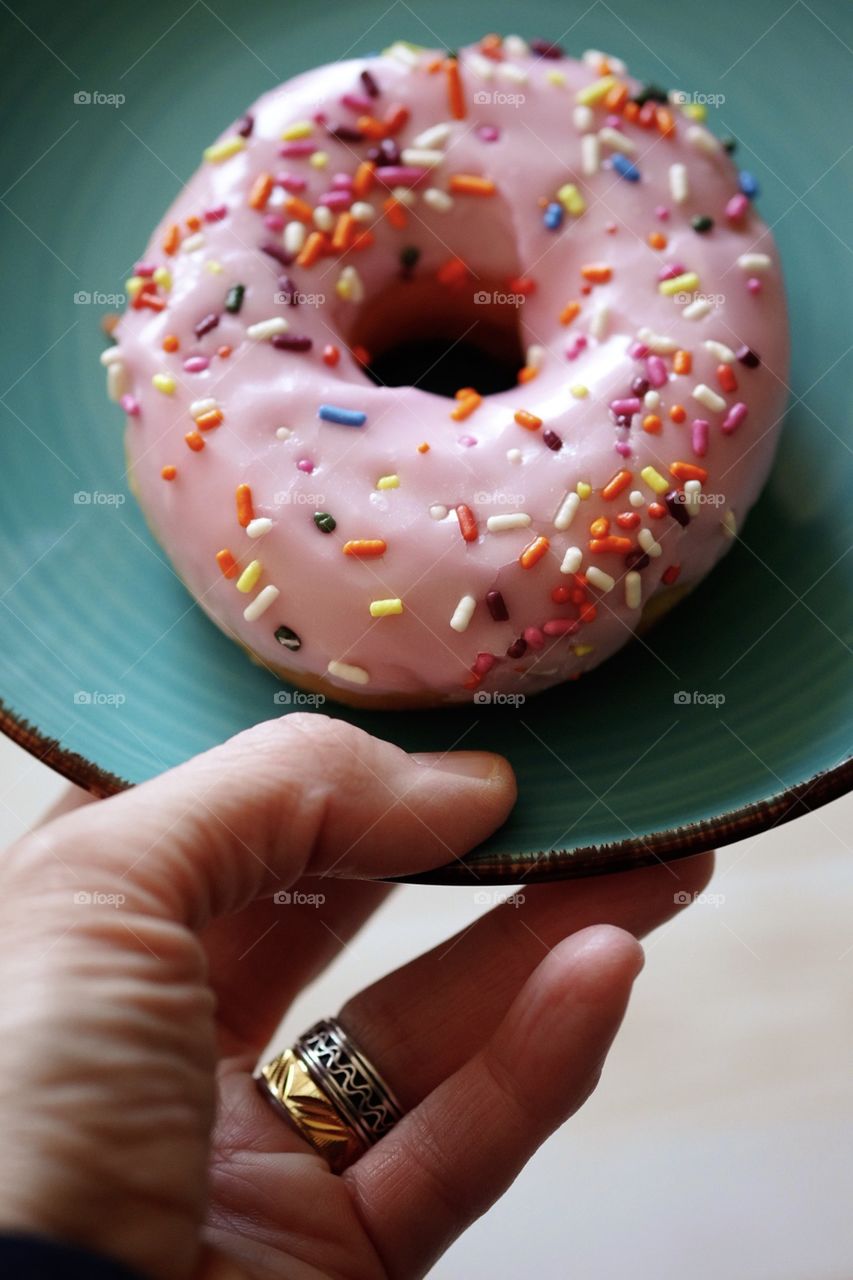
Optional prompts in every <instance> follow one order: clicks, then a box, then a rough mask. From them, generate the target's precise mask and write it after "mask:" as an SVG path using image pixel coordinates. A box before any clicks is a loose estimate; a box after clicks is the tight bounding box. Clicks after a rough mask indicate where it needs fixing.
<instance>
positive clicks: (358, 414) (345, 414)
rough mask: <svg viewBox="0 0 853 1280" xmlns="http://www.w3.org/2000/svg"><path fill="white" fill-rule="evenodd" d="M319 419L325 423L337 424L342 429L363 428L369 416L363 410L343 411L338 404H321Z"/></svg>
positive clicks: (318, 413)
mask: <svg viewBox="0 0 853 1280" xmlns="http://www.w3.org/2000/svg"><path fill="white" fill-rule="evenodd" d="M317 417H318V418H322V419H323V421H324V422H337V423H339V425H340V426H342V427H363V426H364V424H365V422H367V414H366V413H362V411H361V409H341V408H340V406H339V405H336V404H321V405H320V408H319V409H318V410H317Z"/></svg>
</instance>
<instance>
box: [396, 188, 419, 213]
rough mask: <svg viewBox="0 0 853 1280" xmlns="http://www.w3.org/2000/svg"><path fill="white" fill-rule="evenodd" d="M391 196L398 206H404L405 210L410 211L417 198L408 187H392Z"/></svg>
mask: <svg viewBox="0 0 853 1280" xmlns="http://www.w3.org/2000/svg"><path fill="white" fill-rule="evenodd" d="M391 195H392V196H393V197H394V199H395V200H396V201H397V203H398V204H404V205H405V206H406V208H407V209H411V207H412V205H413V204H414V203H415V201H416V200H417V196H416V195H415V193H414V191H410V190H409V188H408V187H392V188H391Z"/></svg>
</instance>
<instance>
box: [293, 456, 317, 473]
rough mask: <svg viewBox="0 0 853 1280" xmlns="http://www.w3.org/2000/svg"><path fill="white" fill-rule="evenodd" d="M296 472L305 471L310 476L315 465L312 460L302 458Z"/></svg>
mask: <svg viewBox="0 0 853 1280" xmlns="http://www.w3.org/2000/svg"><path fill="white" fill-rule="evenodd" d="M296 470H297V471H304V472H305V474H306V475H309V476H310V474H311V472H312V471H313V470H314V463H313V462H312V461H311V459H310V458H300V459H299V461H298V462H297V464H296Z"/></svg>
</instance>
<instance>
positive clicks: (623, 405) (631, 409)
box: [610, 396, 640, 415]
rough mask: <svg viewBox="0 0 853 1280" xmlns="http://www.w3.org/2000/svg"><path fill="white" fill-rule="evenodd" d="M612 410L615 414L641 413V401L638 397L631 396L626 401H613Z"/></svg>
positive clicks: (611, 403)
mask: <svg viewBox="0 0 853 1280" xmlns="http://www.w3.org/2000/svg"><path fill="white" fill-rule="evenodd" d="M610 409H611V411H612V412H613V413H616V414H620V415H621V414H623V413H626V414H627V413H639V412H640V401H639V400H638V399H637V397H636V396H629V397H628V398H627V399H626V400H611V401H610Z"/></svg>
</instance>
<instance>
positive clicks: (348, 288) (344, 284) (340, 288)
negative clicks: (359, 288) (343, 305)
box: [335, 275, 352, 302]
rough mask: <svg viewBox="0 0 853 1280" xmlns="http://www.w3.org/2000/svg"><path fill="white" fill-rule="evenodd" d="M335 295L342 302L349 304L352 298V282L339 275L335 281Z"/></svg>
mask: <svg viewBox="0 0 853 1280" xmlns="http://www.w3.org/2000/svg"><path fill="white" fill-rule="evenodd" d="M335 293H336V294H337V295H338V297H339V298H340V299H341V301H342V302H349V300H350V298H351V296H352V282H351V280H350V279H349V278H348V277H347V276H345V275H339V276H338V278H337V280H336V281H335Z"/></svg>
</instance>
